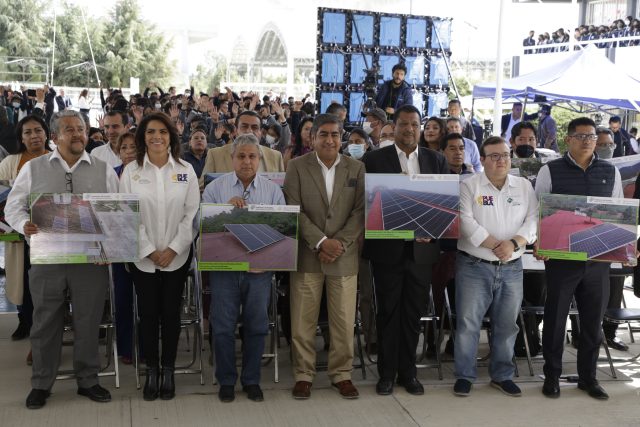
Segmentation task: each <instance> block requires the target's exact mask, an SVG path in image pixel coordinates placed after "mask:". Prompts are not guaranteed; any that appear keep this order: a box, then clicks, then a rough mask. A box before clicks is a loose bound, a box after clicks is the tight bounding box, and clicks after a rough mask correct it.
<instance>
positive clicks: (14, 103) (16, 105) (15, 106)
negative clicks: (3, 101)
mask: <svg viewBox="0 0 640 427" xmlns="http://www.w3.org/2000/svg"><path fill="white" fill-rule="evenodd" d="M11 105H13V108H20V103H19V102H12V103H11Z"/></svg>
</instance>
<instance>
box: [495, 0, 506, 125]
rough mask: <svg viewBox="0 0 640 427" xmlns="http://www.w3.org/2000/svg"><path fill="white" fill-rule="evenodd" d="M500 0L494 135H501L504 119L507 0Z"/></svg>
mask: <svg viewBox="0 0 640 427" xmlns="http://www.w3.org/2000/svg"><path fill="white" fill-rule="evenodd" d="M499 1H500V15H499V18H498V48H497V52H496V93H495V98H494V100H493V135H494V136H500V121H501V120H502V79H503V74H504V64H503V60H502V45H503V41H502V32H503V29H504V21H505V10H504V9H505V5H506V3H507V0H499Z"/></svg>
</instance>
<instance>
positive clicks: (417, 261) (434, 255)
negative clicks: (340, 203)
mask: <svg viewBox="0 0 640 427" xmlns="http://www.w3.org/2000/svg"><path fill="white" fill-rule="evenodd" d="M420 120H421V117H420V112H419V111H418V109H416V108H415V107H414V106H412V105H405V106H402V107H400V108H399V109H398V110H397V111H396V113H395V115H394V123H395V133H394V139H395V144H394V145H392V146H388V147H385V148H381V149H379V150H376V151H372V152H369V153H367V154H366V155H365V156H364V158H363V161H364V164H365V168H366V172H367V173H398V174H399V173H405V174H425V173H431V174H446V173H449V167H448V166H447V162H446V160H445V158H444V156H443V155H442V154H440V153H437V152H435V151H433V150H429V149H426V148H424V147H418V141H419V140H420ZM439 254H440V248H439V245H438V243H437V242H433V241H429V239H416V240H415V241H402V240H366V241H365V246H364V251H363V257H364V258H366V259H369V260H370V261H371V263H372V267H373V277H374V282H375V292H376V301H377V304H378V313H377V317H376V322H377V329H378V374H379V378H380V380H379V381H378V384H377V385H376V392H377V393H378V394H381V395H387V394H391V393H392V391H393V382H394V381H395V380H396V379H397V381H398V384H400V385H402V386H404V387H405V389H406V390H407V391H408V392H409V393H411V394H423V393H424V388H423V387H422V384H420V382H419V381H418V380H417V379H416V347H417V345H418V335H419V332H420V317H421V316H422V315H423V314H426V311H427V303H428V298H429V284H430V283H431V268H432V264H433V263H435V262H436V260H437V259H438V256H439Z"/></svg>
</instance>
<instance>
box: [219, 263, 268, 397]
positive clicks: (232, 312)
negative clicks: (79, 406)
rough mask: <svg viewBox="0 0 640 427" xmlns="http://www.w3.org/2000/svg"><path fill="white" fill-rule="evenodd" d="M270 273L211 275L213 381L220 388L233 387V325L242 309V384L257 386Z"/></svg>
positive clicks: (236, 374)
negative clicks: (216, 381) (214, 378)
mask: <svg viewBox="0 0 640 427" xmlns="http://www.w3.org/2000/svg"><path fill="white" fill-rule="evenodd" d="M271 276H272V273H271V272H266V273H255V274H254V273H246V272H217V271H216V272H212V273H211V275H210V276H209V286H210V288H211V312H210V315H209V319H210V321H211V327H212V328H213V336H214V352H215V355H216V379H217V380H218V383H219V384H220V385H235V383H236V381H237V379H238V370H237V369H236V334H235V333H236V325H237V323H238V319H239V316H240V307H242V318H241V320H242V329H243V336H242V375H241V377H240V382H241V383H242V385H252V384H259V383H260V363H261V360H262V354H263V352H264V341H265V337H266V336H267V333H268V332H269V313H268V307H269V297H270V295H271Z"/></svg>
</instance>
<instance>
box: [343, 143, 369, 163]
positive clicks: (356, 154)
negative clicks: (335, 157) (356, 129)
mask: <svg viewBox="0 0 640 427" xmlns="http://www.w3.org/2000/svg"><path fill="white" fill-rule="evenodd" d="M347 149H348V151H349V154H350V155H351V157H353V158H354V159H357V160H360V159H361V158H362V156H364V152H365V151H366V149H365V145H364V144H349V146H348V147H347Z"/></svg>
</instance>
